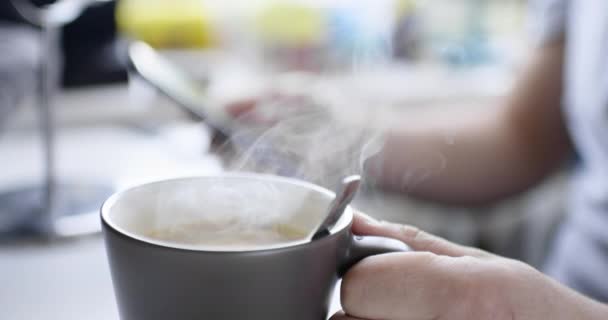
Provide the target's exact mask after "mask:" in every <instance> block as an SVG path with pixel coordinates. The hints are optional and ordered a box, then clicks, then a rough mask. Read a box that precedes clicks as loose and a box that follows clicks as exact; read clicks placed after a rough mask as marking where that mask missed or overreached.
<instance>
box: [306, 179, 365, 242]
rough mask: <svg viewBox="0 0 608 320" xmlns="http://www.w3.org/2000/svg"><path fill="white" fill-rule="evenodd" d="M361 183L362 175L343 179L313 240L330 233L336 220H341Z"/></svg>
mask: <svg viewBox="0 0 608 320" xmlns="http://www.w3.org/2000/svg"><path fill="white" fill-rule="evenodd" d="M360 184H361V176H359V175H353V176H348V177H346V178H344V180H342V184H341V185H340V190H338V191H337V192H336V197H335V198H334V200H333V201H332V202H331V204H330V205H329V210H328V212H327V215H326V217H325V219H324V220H323V222H322V223H321V225H320V226H319V227H318V228H317V230H316V231H315V232H314V233H313V236H312V239H311V240H317V239H319V238H323V237H325V236H328V235H329V234H330V230H331V229H332V228H333V227H334V226H335V225H336V222H338V220H340V217H342V214H343V213H344V210H345V209H346V207H347V206H348V205H349V204H350V202H351V201H352V200H353V198H354V197H355V194H356V193H357V190H359V185H360Z"/></svg>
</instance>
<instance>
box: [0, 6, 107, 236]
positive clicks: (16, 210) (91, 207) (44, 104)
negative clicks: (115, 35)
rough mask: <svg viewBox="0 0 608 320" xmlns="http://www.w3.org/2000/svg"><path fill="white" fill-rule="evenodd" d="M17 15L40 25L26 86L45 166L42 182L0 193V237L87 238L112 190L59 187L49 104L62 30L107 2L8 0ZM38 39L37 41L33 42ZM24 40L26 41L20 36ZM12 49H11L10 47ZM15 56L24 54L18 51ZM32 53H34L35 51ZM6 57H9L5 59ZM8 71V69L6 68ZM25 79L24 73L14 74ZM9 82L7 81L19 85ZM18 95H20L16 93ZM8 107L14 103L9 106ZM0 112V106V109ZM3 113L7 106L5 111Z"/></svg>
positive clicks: (88, 186) (82, 185)
mask: <svg viewBox="0 0 608 320" xmlns="http://www.w3.org/2000/svg"><path fill="white" fill-rule="evenodd" d="M10 1H11V4H12V5H13V6H14V9H15V10H16V12H17V13H19V15H20V16H21V17H22V18H23V19H24V20H26V21H27V22H29V23H31V24H33V25H35V26H38V27H40V30H41V31H40V36H38V37H36V36H30V38H31V40H20V38H19V37H18V36H19V35H17V34H14V35H13V38H16V39H17V40H14V39H13V40H12V41H16V42H17V43H18V42H19V41H29V42H31V45H32V46H35V47H36V46H37V47H38V48H39V49H40V50H39V51H38V52H39V54H37V55H36V57H35V58H34V59H32V60H31V61H30V67H33V68H35V70H36V75H37V79H36V80H37V81H32V82H31V83H30V85H29V86H28V85H26V86H24V88H27V87H29V88H30V89H31V88H34V89H31V91H32V92H37V93H38V101H37V103H38V109H39V115H40V133H41V138H42V140H43V143H42V147H43V155H44V165H45V177H44V182H43V183H42V184H41V185H35V186H26V187H22V188H16V189H14V190H7V191H4V192H3V193H0V235H2V234H5V235H7V234H10V235H12V234H19V233H35V234H41V235H45V236H48V237H57V236H72V235H79V234H86V233H90V232H94V231H97V230H98V229H99V221H98V220H99V219H98V217H97V209H98V208H99V206H100V204H101V203H102V202H103V200H104V199H105V198H106V197H107V196H108V195H109V194H110V193H111V192H112V188H110V187H107V186H103V185H99V184H96V183H93V184H85V183H70V184H66V183H61V182H60V181H58V179H57V177H56V174H55V163H54V162H55V134H56V128H55V124H54V112H55V110H54V109H53V107H54V106H53V102H54V97H55V95H56V92H57V90H58V87H59V82H60V73H61V70H62V69H61V60H62V59H61V52H60V41H61V30H62V28H63V27H64V26H65V25H66V24H68V23H70V22H72V21H74V19H76V18H77V17H78V16H79V15H80V14H81V13H82V12H83V11H84V9H85V8H87V7H88V6H90V5H92V4H94V3H98V2H107V1H108V0H60V1H57V2H54V3H53V4H50V5H47V6H44V7H37V6H35V5H34V4H32V3H30V2H29V1H28V0H10ZM34 38H38V41H36V40H34ZM24 39H25V38H24ZM12 49H13V50H14V49H15V48H12ZM9 52H15V55H20V54H22V53H21V52H20V51H9ZM34 52H35V51H34ZM5 56H8V57H10V54H9V55H5ZM9 70H10V68H9ZM14 73H16V74H17V75H18V76H17V77H16V78H15V79H19V76H20V75H27V70H22V69H18V70H16V71H14ZM18 82H19V81H18V80H17V82H15V81H13V82H10V81H7V82H5V83H7V84H10V83H18ZM17 92H18V91H17ZM7 105H8V106H10V105H17V103H12V102H10V101H8V102H7ZM0 108H1V107H0ZM4 108H5V109H6V107H4Z"/></svg>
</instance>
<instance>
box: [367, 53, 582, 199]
mask: <svg viewBox="0 0 608 320" xmlns="http://www.w3.org/2000/svg"><path fill="white" fill-rule="evenodd" d="M562 60H563V46H562V45H561V44H560V45H559V46H556V47H551V48H545V49H543V51H542V52H540V53H537V54H536V55H535V56H534V58H533V59H531V61H530V63H529V66H528V67H527V68H526V70H527V71H526V72H524V73H523V74H522V76H521V79H520V81H518V85H517V86H516V88H515V89H514V90H513V93H512V94H511V95H510V96H509V97H508V98H507V99H506V100H505V101H504V102H503V107H500V108H493V109H489V108H488V109H485V110H483V112H482V113H480V114H476V115H475V116H474V117H470V118H469V119H461V117H458V116H456V117H454V116H452V117H451V119H448V120H449V121H445V120H446V119H439V121H442V122H443V123H441V124H438V125H437V126H434V127H427V128H418V129H416V128H414V129H412V128H405V129H402V130H392V131H391V132H389V133H388V134H387V137H386V143H385V147H384V148H383V149H382V151H381V152H380V153H379V154H378V155H377V156H376V157H374V158H373V159H371V161H370V162H369V164H368V166H367V171H368V174H369V175H370V176H372V177H375V178H376V179H377V181H378V182H379V183H380V184H381V185H382V186H384V187H387V188H391V189H395V190H399V191H403V192H407V193H409V194H412V195H416V196H420V197H424V198H430V199H433V200H439V201H444V202H452V203H464V204H478V203H484V202H489V201H492V200H495V199H497V198H500V197H503V196H505V195H509V194H513V193H516V192H519V191H521V190H523V189H525V188H527V187H529V186H530V185H532V184H534V183H535V182H537V181H538V180H540V179H542V178H543V177H544V176H546V175H547V174H548V173H550V172H551V171H553V170H554V169H555V168H556V167H558V166H559V164H560V163H561V162H562V160H563V159H564V157H565V155H566V154H567V153H568V151H569V148H570V147H569V146H570V144H569V140H568V136H567V132H566V129H565V126H564V123H563V119H562V114H561V108H560V100H561V73H562V68H561V64H562Z"/></svg>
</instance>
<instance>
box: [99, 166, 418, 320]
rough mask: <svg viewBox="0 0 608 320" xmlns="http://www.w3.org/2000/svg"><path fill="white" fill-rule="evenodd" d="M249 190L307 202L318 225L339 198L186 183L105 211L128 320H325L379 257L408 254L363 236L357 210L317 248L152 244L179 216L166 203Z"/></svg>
mask: <svg viewBox="0 0 608 320" xmlns="http://www.w3.org/2000/svg"><path fill="white" fill-rule="evenodd" d="M243 183H264V184H270V185H272V186H274V187H276V190H280V197H281V199H283V200H285V198H290V197H295V198H299V199H306V202H307V203H308V204H312V206H311V208H317V209H316V210H315V213H314V214H312V216H315V214H317V215H320V214H321V215H322V214H323V210H324V208H326V207H327V206H328V205H329V203H330V202H331V200H332V198H333V196H334V195H333V193H331V192H330V191H328V190H326V189H323V188H321V187H319V186H316V185H313V184H309V183H306V182H302V181H298V180H294V179H288V178H281V177H275V176H267V175H232V176H230V175H228V176H217V177H199V178H185V179H176V180H168V181H162V182H156V183H151V184H146V185H142V186H138V187H135V188H132V189H129V190H126V191H123V192H120V193H118V194H115V195H114V196H112V197H111V198H110V199H108V201H106V203H104V205H103V207H102V209H101V219H102V226H103V233H104V238H105V243H106V250H107V255H108V260H109V263H110V269H111V274H112V280H113V284H114V289H115V295H116V299H117V304H118V309H119V314H120V318H121V319H122V320H157V319H158V320H161V319H162V320H166V319H173V320H181V319H184V320H192V319H222V320H232V319H234V320H244V319H246V320H285V319H292V320H300V319H301V320H313V319H314V320H323V319H326V318H327V312H328V308H329V304H330V299H331V293H332V291H333V288H334V286H335V285H336V282H337V280H338V279H339V277H340V276H341V275H343V274H344V273H345V272H346V271H347V270H348V268H350V267H351V266H353V265H354V264H356V263H357V262H358V261H360V260H361V259H363V258H365V257H367V256H370V255H375V254H382V253H388V252H398V251H407V250H408V248H407V246H405V245H404V244H403V243H401V242H399V241H397V240H392V239H387V238H380V237H360V236H354V235H353V234H352V233H351V231H350V226H351V223H352V219H353V212H352V209H351V208H350V207H349V208H347V209H346V211H345V213H344V215H343V216H342V218H341V219H340V221H338V223H337V224H336V226H335V227H334V228H333V230H331V234H330V235H329V236H327V237H324V238H321V239H318V240H315V241H306V240H303V241H299V242H290V243H282V244H278V245H273V246H259V247H256V248H253V249H247V250H244V249H242V248H234V249H224V250H217V248H206V247H205V246H202V245H201V246H188V245H179V244H174V243H167V242H162V241H157V240H154V239H151V238H148V237H146V236H145V232H146V230H147V229H149V228H151V226H153V225H154V224H155V223H157V222H158V219H160V218H165V219H166V218H167V217H168V218H170V219H171V218H173V216H174V215H176V211H177V210H179V208H176V209H175V210H172V208H171V204H169V205H165V206H159V205H158V203H159V199H163V198H167V197H172V196H171V195H175V194H177V193H180V192H182V191H183V190H189V192H192V190H196V191H197V192H200V193H201V194H203V193H204V192H205V190H209V188H212V187H213V186H217V185H218V184H221V185H231V184H234V185H237V184H243ZM193 198H194V199H201V202H200V210H201V212H202V213H203V215H204V214H205V210H206V209H207V208H206V203H205V201H203V200H204V197H202V196H200V195H197V194H195V195H193ZM295 198H294V199H295ZM252 201H255V199H254V200H252ZM286 201H287V202H289V201H291V200H290V199H287V200H286Z"/></svg>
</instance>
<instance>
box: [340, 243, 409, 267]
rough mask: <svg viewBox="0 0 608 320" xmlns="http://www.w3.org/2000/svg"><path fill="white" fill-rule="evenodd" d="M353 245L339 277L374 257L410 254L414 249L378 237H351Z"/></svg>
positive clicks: (351, 244)
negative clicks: (396, 253)
mask: <svg viewBox="0 0 608 320" xmlns="http://www.w3.org/2000/svg"><path fill="white" fill-rule="evenodd" d="M350 237H351V240H350V241H351V243H350V246H349V249H348V251H347V252H346V256H345V257H344V262H343V263H342V266H341V267H340V270H338V275H339V276H340V277H342V276H343V275H345V274H346V272H347V271H348V269H350V268H351V267H352V266H354V265H355V264H357V262H359V261H361V260H363V259H365V258H367V257H369V256H373V255H377V254H383V253H393V252H408V251H412V249H411V248H410V247H409V246H408V245H406V244H405V243H403V242H402V241H399V240H396V239H391V238H386V237H376V236H358V235H351V236H350Z"/></svg>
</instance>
